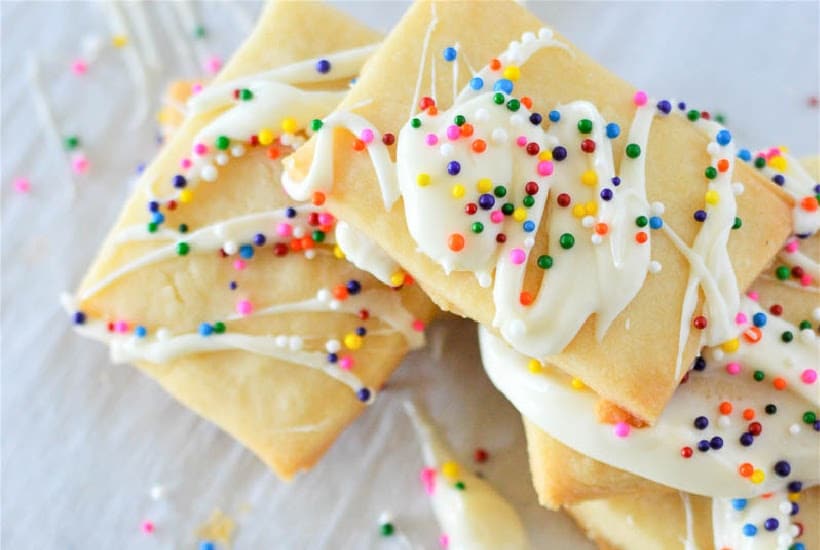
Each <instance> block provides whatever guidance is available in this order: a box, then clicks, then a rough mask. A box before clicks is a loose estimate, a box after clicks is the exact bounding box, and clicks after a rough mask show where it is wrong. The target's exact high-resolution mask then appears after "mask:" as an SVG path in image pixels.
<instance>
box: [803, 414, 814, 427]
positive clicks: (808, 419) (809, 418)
mask: <svg viewBox="0 0 820 550" xmlns="http://www.w3.org/2000/svg"><path fill="white" fill-rule="evenodd" d="M815 420H817V415H816V414H815V413H813V412H812V411H806V412H804V413H803V422H805V423H806V424H814V421H815Z"/></svg>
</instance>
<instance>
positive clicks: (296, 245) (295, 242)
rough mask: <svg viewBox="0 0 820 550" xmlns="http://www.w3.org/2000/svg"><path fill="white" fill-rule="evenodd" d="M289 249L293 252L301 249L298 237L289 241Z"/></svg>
mask: <svg viewBox="0 0 820 550" xmlns="http://www.w3.org/2000/svg"><path fill="white" fill-rule="evenodd" d="M290 249H291V250H293V251H294V252H299V251H300V250H302V241H300V240H299V239H293V240H292V241H290Z"/></svg>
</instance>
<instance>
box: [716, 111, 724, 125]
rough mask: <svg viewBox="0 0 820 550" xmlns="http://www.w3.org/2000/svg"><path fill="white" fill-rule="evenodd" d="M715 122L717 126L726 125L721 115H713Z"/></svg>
mask: <svg viewBox="0 0 820 550" xmlns="http://www.w3.org/2000/svg"><path fill="white" fill-rule="evenodd" d="M715 122H717V123H718V124H726V115H724V114H723V113H717V114H716V115H715Z"/></svg>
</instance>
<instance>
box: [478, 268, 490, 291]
mask: <svg viewBox="0 0 820 550" xmlns="http://www.w3.org/2000/svg"><path fill="white" fill-rule="evenodd" d="M475 275H476V278H477V279H478V286H480V287H481V288H489V286H490V285H491V284H492V282H493V278H492V277H491V276H490V274H489V273H487V272H486V271H484V272H481V273H476V274H475Z"/></svg>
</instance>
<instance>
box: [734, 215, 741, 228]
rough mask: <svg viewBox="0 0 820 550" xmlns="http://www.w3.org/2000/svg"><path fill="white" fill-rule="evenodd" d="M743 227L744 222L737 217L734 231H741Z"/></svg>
mask: <svg viewBox="0 0 820 550" xmlns="http://www.w3.org/2000/svg"><path fill="white" fill-rule="evenodd" d="M741 227H743V220H741V219H740V218H738V217H737V216H735V223H733V224H732V229H740V228H741Z"/></svg>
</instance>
